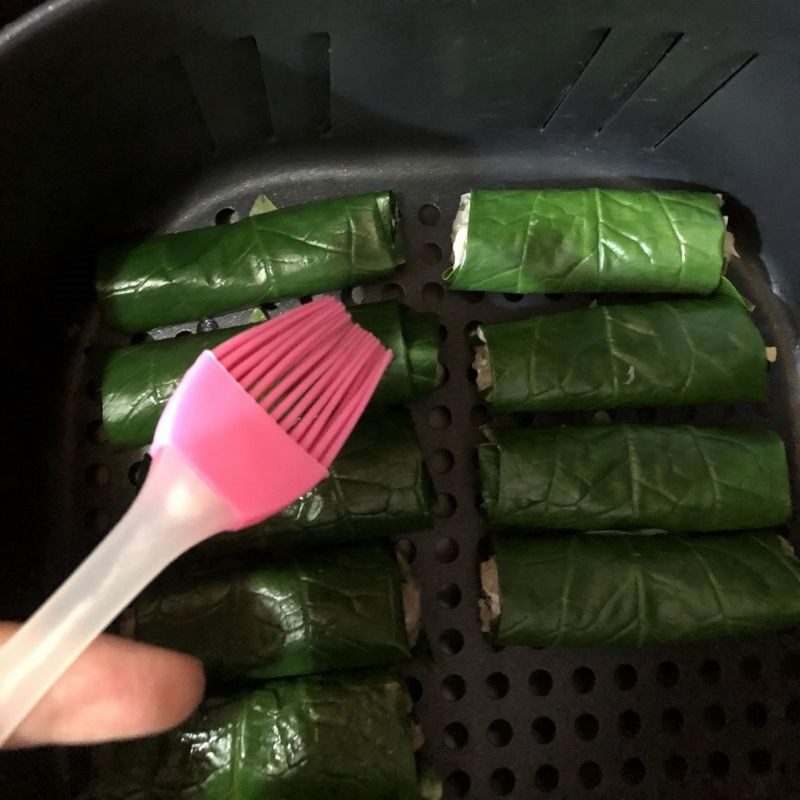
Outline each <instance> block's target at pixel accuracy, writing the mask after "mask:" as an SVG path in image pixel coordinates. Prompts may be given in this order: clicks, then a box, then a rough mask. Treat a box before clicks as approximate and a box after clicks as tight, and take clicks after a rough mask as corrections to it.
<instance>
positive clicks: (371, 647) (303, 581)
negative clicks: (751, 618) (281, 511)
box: [135, 544, 410, 680]
mask: <svg viewBox="0 0 800 800" xmlns="http://www.w3.org/2000/svg"><path fill="white" fill-rule="evenodd" d="M260 561H261V562H262V563H261V564H260V565H259V566H258V567H256V568H253V567H252V566H250V565H248V566H247V567H246V568H244V569H239V570H237V571H234V572H228V571H225V572H221V573H217V574H212V575H205V576H202V577H197V576H193V575H189V576H185V577H183V576H182V577H181V578H179V579H175V578H172V579H162V580H161V581H158V582H156V584H154V585H153V586H151V587H150V588H149V589H148V590H147V591H146V592H145V593H144V594H143V595H142V596H141V597H140V598H139V599H138V600H137V602H136V604H135V619H136V638H137V639H141V640H142V641H145V642H150V643H151V644H157V645H161V646H162V647H169V648H173V649H175V650H179V651H181V652H183V653H189V654H190V655H193V656H195V657H196V658H199V659H200V660H201V661H202V662H203V665H204V666H205V669H206V674H207V675H209V676H210V677H211V678H220V679H222V680H232V679H239V678H276V677H284V676H290V675H307V674H311V673H319V672H331V671H336V670H343V669H354V668H357V667H369V666H380V665H386V664H393V663H399V662H401V661H405V660H406V659H407V658H409V657H410V651H409V647H408V639H407V636H406V627H405V619H404V615H403V601H402V596H401V583H402V579H401V574H400V568H399V566H398V563H397V560H396V558H395V556H394V554H393V553H392V551H391V548H389V547H386V545H385V544H374V545H363V546H359V547H349V548H341V547H337V548H326V549H323V550H320V551H315V552H314V553H308V554H304V555H303V556H302V557H301V558H297V557H295V556H290V555H284V556H283V557H281V558H276V557H275V556H270V557H269V558H268V559H260Z"/></svg>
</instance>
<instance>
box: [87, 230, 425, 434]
mask: <svg viewBox="0 0 800 800" xmlns="http://www.w3.org/2000/svg"><path fill="white" fill-rule="evenodd" d="M268 216H271V215H268ZM350 312H351V315H352V317H353V319H354V320H355V321H356V322H357V323H358V324H359V325H362V326H363V327H364V328H366V329H367V330H369V331H371V332H372V333H373V334H375V336H377V337H378V339H380V340H381V342H382V343H383V344H384V345H385V346H386V347H388V348H390V349H391V350H392V351H393V353H394V359H393V360H392V362H391V364H390V365H389V368H388V369H387V371H386V372H385V373H384V375H383V377H382V378H381V381H380V383H379V384H378V388H377V390H376V391H375V394H374V396H373V397H372V400H371V403H372V404H374V405H381V406H386V405H403V404H406V403H411V402H413V401H414V400H416V399H417V398H419V397H422V396H424V395H426V394H429V393H430V392H431V391H432V390H433V389H434V387H435V386H436V382H437V376H438V369H439V361H438V356H439V342H438V335H439V321H438V318H437V317H436V315H435V314H425V313H420V312H417V311H414V310H413V309H411V308H408V307H406V306H404V305H402V304H400V303H397V302H396V301H394V300H387V301H384V302H380V303H370V304H367V305H363V306H356V307H354V308H352V309H350ZM242 330H244V328H243V327H237V328H227V329H225V330H217V331H212V332H211V333H198V334H194V335H191V336H179V337H177V338H175V339H166V340H161V341H156V342H143V343H141V344H134V345H129V346H127V347H119V348H110V349H108V350H104V351H102V352H98V353H97V354H96V361H97V366H96V370H97V372H98V376H99V383H100V394H101V396H102V402H103V429H104V430H105V433H106V436H107V437H108V440H109V442H111V444H113V445H115V446H117V447H141V446H143V445H146V444H149V443H150V441H151V440H152V438H153V432H154V431H155V428H156V423H157V422H158V419H159V417H160V416H161V412H162V411H163V410H164V406H165V405H166V404H167V400H169V398H170V396H171V395H172V393H173V392H174V391H175V389H176V387H177V386H178V383H179V382H180V379H181V378H182V377H183V374H184V372H186V370H187V369H188V368H189V367H190V366H191V365H192V364H193V363H194V361H195V359H196V358H197V357H198V356H199V355H200V353H201V352H202V351H203V350H207V349H213V348H214V347H216V346H217V345H219V344H221V343H222V342H224V341H225V340H226V339H228V338H230V337H231V336H233V335H235V334H237V333H239V332H240V331H242Z"/></svg>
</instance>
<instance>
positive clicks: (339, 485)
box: [187, 410, 435, 564]
mask: <svg viewBox="0 0 800 800" xmlns="http://www.w3.org/2000/svg"><path fill="white" fill-rule="evenodd" d="M434 497H435V496H434V492H433V486H432V484H431V479H430V476H429V474H428V470H427V467H426V466H425V462H424V459H423V456H422V450H421V449H420V446H419V443H418V441H417V436H416V432H415V430H414V424H413V422H412V420H411V416H410V415H409V414H408V413H407V412H405V411H399V410H396V411H392V412H391V413H381V412H380V411H378V410H375V411H372V412H369V413H368V414H366V415H365V417H364V418H363V419H362V420H361V422H359V424H358V425H357V426H356V428H355V430H354V431H353V433H352V434H351V436H350V438H349V439H348V440H347V442H346V444H345V446H344V447H343V448H342V451H341V452H340V453H339V455H338V456H337V458H336V460H335V461H334V462H333V465H332V466H331V470H330V477H328V478H326V479H325V480H324V481H322V482H321V483H320V484H319V485H318V486H317V487H316V488H315V489H312V491H310V492H309V493H308V494H306V495H304V496H303V497H301V498H300V499H299V500H298V501H297V502H295V503H292V505H290V506H289V507H288V508H286V509H285V510H284V511H282V512H281V513H280V514H278V515H277V516H275V517H272V518H271V519H268V520H265V521H264V522H262V523H261V524H259V525H256V526H254V527H252V528H247V529H245V530H243V531H236V532H233V533H226V534H225V535H224V536H215V537H214V538H212V539H209V540H208V541H206V542H203V543H202V544H200V545H198V546H197V547H196V548H194V549H193V550H191V551H190V552H189V554H187V558H189V559H191V560H196V559H200V560H206V561H208V562H210V563H211V564H216V563H217V562H218V560H219V559H220V558H222V557H225V556H234V557H236V556H238V555H239V554H241V553H243V552H248V553H251V552H259V551H261V552H274V551H276V550H281V549H290V548H291V549H293V548H298V547H306V546H311V545H314V546H316V545H321V544H328V543H339V542H349V541H364V540H367V539H379V538H386V537H389V536H393V535H395V534H401V533H409V532H412V531H417V530H425V529H426V528H429V527H431V526H432V524H433V511H432V509H433V503H434Z"/></svg>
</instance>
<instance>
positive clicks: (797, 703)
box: [784, 698, 800, 725]
mask: <svg viewBox="0 0 800 800" xmlns="http://www.w3.org/2000/svg"><path fill="white" fill-rule="evenodd" d="M784 718H785V719H786V721H787V722H788V723H790V724H792V725H797V724H800V700H798V699H797V698H795V699H794V700H790V701H789V702H788V703H787V704H786V711H785V712H784Z"/></svg>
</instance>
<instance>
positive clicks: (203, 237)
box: [96, 192, 404, 333]
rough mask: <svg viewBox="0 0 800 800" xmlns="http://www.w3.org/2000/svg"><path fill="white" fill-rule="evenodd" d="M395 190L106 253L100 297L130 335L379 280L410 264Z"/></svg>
mask: <svg viewBox="0 0 800 800" xmlns="http://www.w3.org/2000/svg"><path fill="white" fill-rule="evenodd" d="M403 253H404V245H403V241H402V236H401V234H400V232H399V230H398V228H397V209H396V204H395V201H394V198H393V197H392V195H391V193H390V192H379V193H375V194H364V195H358V196H355V197H337V198H331V199H328V200H319V201H316V202H313V203H305V204H303V205H299V206H292V207H288V208H281V209H278V210H276V211H272V212H270V213H268V214H257V215H255V216H251V217H247V218H245V219H243V220H241V221H239V222H236V223H233V224H231V225H217V226H215V227H213V228H199V229H196V230H191V231H184V232H181V233H175V234H171V235H168V236H158V237H154V238H152V239H147V240H145V241H143V242H140V243H137V244H134V245H130V246H127V247H122V248H118V249H116V250H114V251H111V252H108V253H106V254H105V255H104V256H103V258H102V259H101V261H100V264H99V267H98V272H97V281H96V285H97V293H98V297H99V300H100V306H101V309H102V311H103V316H104V318H105V320H106V322H107V323H108V324H109V325H110V326H111V327H113V328H116V329H118V330H121V331H125V332H128V333H136V332H137V331H147V330H150V329H151V328H154V327H156V326H159V325H167V324H170V323H177V322H187V321H190V320H197V319H201V318H203V317H209V316H213V315H215V314H219V313H222V312H225V311H233V310H236V309H239V308H247V307H248V306H254V305H259V304H261V303H266V302H269V301H272V300H278V299H281V298H283V297H300V296H304V295H312V294H317V293H319V292H327V291H331V290H333V289H341V288H342V287H344V286H353V285H356V284H359V283H367V282H369V281H374V280H378V279H379V278H383V277H385V276H386V275H388V274H390V273H391V272H392V271H393V270H394V268H395V267H396V266H397V265H398V264H399V263H401V262H402V261H403V259H404V255H403Z"/></svg>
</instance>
